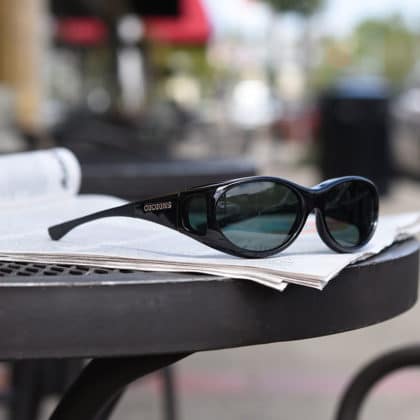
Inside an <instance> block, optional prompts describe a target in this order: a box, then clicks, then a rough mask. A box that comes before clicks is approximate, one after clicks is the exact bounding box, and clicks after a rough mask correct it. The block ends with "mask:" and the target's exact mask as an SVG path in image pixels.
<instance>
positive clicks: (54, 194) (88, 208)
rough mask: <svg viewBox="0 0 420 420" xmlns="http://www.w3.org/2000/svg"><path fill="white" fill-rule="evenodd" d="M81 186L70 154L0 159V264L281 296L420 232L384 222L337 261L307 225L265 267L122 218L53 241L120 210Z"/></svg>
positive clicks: (405, 223) (416, 217) (411, 220)
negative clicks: (195, 281) (99, 214)
mask: <svg viewBox="0 0 420 420" xmlns="http://www.w3.org/2000/svg"><path fill="white" fill-rule="evenodd" d="M80 179H81V173H80V166H79V164H78V162H77V160H76V158H75V157H74V155H73V154H72V153H71V152H69V151H68V150H66V149H51V150H48V151H41V152H31V153H21V154H15V155H7V156H2V157H0V193H1V195H0V197H1V199H0V260H8V261H29V262H39V263H60V264H67V263H68V264H76V265H89V266H101V267H109V268H121V269H134V270H145V271H170V272H197V273H207V274H214V275H218V276H229V277H233V278H238V279H247V280H252V281H255V282H258V283H261V284H264V285H266V286H269V287H272V288H275V289H278V290H284V288H285V287H286V286H287V284H288V283H295V284H299V285H303V286H309V287H315V288H317V289H322V288H324V287H325V285H326V284H327V283H328V282H329V280H331V279H332V278H333V277H334V276H335V275H337V274H338V273H339V272H340V271H341V270H342V269H343V268H344V267H346V266H347V265H349V264H352V263H354V262H356V261H360V260H362V259H365V258H368V257H369V256H372V255H374V254H377V253H378V252H380V251H381V250H383V249H384V248H386V247H388V246H389V245H391V244H392V243H393V242H395V241H398V240H402V239H405V238H407V237H408V236H411V235H413V234H415V233H417V232H418V231H419V230H420V212H419V213H410V214H399V215H394V216H383V217H381V218H380V220H379V223H378V228H377V232H376V233H375V236H374V238H373V239H372V240H371V242H370V243H369V244H368V245H367V246H365V247H364V248H363V249H362V250H360V251H359V252H356V253H351V254H338V253H335V252H333V251H331V250H329V249H328V248H327V247H326V246H325V245H324V244H323V243H322V241H321V239H320V238H319V237H318V235H317V233H316V228H315V222H314V219H313V218H309V219H308V222H307V224H306V226H305V228H304V230H303V232H302V233H301V234H300V236H299V238H298V239H297V240H296V241H295V242H294V243H293V244H292V245H291V246H290V247H289V248H288V249H287V250H285V251H283V252H281V253H279V254H277V255H275V256H273V257H268V258H263V259H244V258H238V257H233V256H230V255H227V254H224V253H222V252H219V251H216V250H214V249H211V248H209V247H207V246H205V245H203V244H201V243H199V242H197V241H194V240H193V239H191V238H188V237H187V236H184V235H182V234H180V233H178V232H176V231H173V230H171V229H168V228H166V227H162V226H160V225H157V224H155V223H151V222H147V221H144V220H140V219H130V218H119V217H116V218H106V219H102V220H97V221H94V222H91V223H88V224H86V225H83V226H80V227H79V228H77V229H74V231H71V232H70V233H69V234H68V235H66V236H65V237H64V238H63V239H61V240H60V241H57V242H55V241H52V240H51V239H50V238H49V236H48V232H47V228H48V227H49V226H51V225H54V224H56V223H60V222H63V221H66V220H69V219H72V218H76V217H80V216H82V215H85V214H88V213H92V212H95V211H99V210H102V209H106V208H110V207H113V206H117V205H120V204H122V203H123V201H122V200H120V199H118V198H115V197H110V196H102V195H101V196H100V195H78V190H79V186H80ZM139 189H140V188H139Z"/></svg>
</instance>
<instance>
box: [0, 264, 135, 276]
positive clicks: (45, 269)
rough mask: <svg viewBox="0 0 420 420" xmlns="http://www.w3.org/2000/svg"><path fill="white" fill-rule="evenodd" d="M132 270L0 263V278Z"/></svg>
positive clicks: (130, 271)
mask: <svg viewBox="0 0 420 420" xmlns="http://www.w3.org/2000/svg"><path fill="white" fill-rule="evenodd" d="M133 272H134V271H133V270H119V269H113V268H102V267H100V268H99V267H85V266H80V265H64V264H39V263H29V262H19V261H13V262H9V261H0V277H9V276H59V275H60V276H61V275H73V276H85V275H89V274H110V273H133Z"/></svg>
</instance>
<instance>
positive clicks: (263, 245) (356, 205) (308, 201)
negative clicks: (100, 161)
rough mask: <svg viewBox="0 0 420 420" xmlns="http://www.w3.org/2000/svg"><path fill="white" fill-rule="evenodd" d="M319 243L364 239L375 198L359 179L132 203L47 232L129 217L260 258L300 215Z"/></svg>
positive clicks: (251, 182)
mask: <svg viewBox="0 0 420 420" xmlns="http://www.w3.org/2000/svg"><path fill="white" fill-rule="evenodd" d="M313 211H314V212H315V214H316V227H317V230H318V233H319V235H320V237H321V238H322V240H323V241H324V243H325V244H326V245H327V246H328V247H330V248H331V249H332V250H334V251H337V252H352V251H355V250H357V249H358V248H360V247H362V246H363V245H365V244H366V243H367V242H368V241H369V240H370V238H371V237H372V235H373V233H374V231H375V228H376V224H377V219H378V193H377V190H376V187H375V185H374V184H373V183H372V182H371V181H369V180H368V179H366V178H362V177H357V176H347V177H342V178H336V179H331V180H328V181H324V182H322V183H321V184H318V185H316V186H315V187H313V188H306V187H302V186H299V185H297V184H295V183H293V182H290V181H287V180H284V179H281V178H273V177H266V176H255V177H249V178H241V179H235V180H232V181H226V182H222V183H219V184H211V185H206V186H201V187H196V188H192V189H190V190H187V191H183V192H179V193H175V194H170V195H165V196H162V197H154V198H150V199H146V200H144V201H136V202H133V203H129V204H125V205H122V206H119V207H115V208H111V209H108V210H103V211H100V212H97V213H94V214H90V215H87V216H84V217H81V218H78V219H74V220H70V221H68V222H65V223H61V224H58V225H56V226H52V227H50V228H49V229H48V232H49V234H50V236H51V238H52V239H54V240H58V239H60V238H62V237H63V236H64V235H65V234H66V233H68V232H69V231H70V230H72V229H74V228H75V227H77V226H79V225H81V224H83V223H86V222H91V221H93V220H97V219H100V218H103V217H115V216H123V217H133V218H138V219H144V220H148V221H150V222H155V223H158V224H160V225H163V226H166V227H169V228H172V229H175V230H177V231H178V232H180V233H183V234H185V235H187V236H189V237H191V238H194V239H196V240H198V241H200V242H202V243H204V244H206V245H208V246H210V247H212V248H215V249H217V250H219V251H223V252H226V253H228V254H232V255H235V256H238V257H247V258H261V257H266V256H269V255H273V254H276V253H277V252H280V251H282V250H283V249H285V248H286V247H288V246H289V245H290V244H291V243H292V242H293V241H294V240H295V239H296V238H297V236H298V235H299V233H300V231H301V230H302V228H303V226H304V224H305V221H306V219H307V217H308V215H309V214H310V213H311V212H313Z"/></svg>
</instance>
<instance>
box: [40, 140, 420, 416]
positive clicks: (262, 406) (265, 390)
mask: <svg viewBox="0 0 420 420" xmlns="http://www.w3.org/2000/svg"><path fill="white" fill-rule="evenodd" d="M302 150H304V148H301V147H295V146H279V145H277V146H276V147H274V148H272V147H271V146H270V145H269V143H265V142H261V143H260V144H259V145H258V146H254V147H253V148H252V149H251V154H252V156H254V157H255V158H256V159H257V161H258V163H259V165H260V167H261V170H262V172H263V173H265V174H270V175H279V176H284V177H288V178H290V179H293V180H295V181H297V182H302V183H304V184H306V185H311V184H314V183H316V182H317V173H316V171H315V170H313V169H312V168H311V167H301V166H299V165H297V163H298V162H299V160H300V159H301V158H302V157H303V154H302ZM382 204H383V205H382V207H383V211H385V212H392V211H406V210H420V184H416V183H413V182H408V181H399V182H397V183H396V184H395V185H394V187H393V189H392V192H391V194H390V196H389V197H388V198H387V199H386V200H385V201H384V202H383V203H382ZM395 281H398V279H395ZM419 325H420V306H417V307H415V308H414V309H412V310H411V311H409V312H408V313H406V314H404V315H402V316H400V317H398V318H396V319H394V320H391V321H388V322H386V323H383V324H380V325H377V326H373V327H369V328H366V329H362V330H358V331H354V332H349V333H343V334H338V335H334V336H329V337H325V338H319V339H310V340H304V341H298V342H289V343H281V344H271V345H261V346H253V347H248V348H241V349H232V350H224V351H213V352H207V353H201V354H196V355H194V356H191V357H189V358H188V359H186V360H184V361H182V362H180V363H178V365H177V366H176V373H177V382H178V396H179V410H180V419H182V420H193V419H194V420H195V419H197V420H214V419H226V420H228V419H229V420H256V419H262V420H271V419H273V420H274V419H276V420H278V419H284V420H309V419H310V420H326V419H332V418H333V413H334V410H335V408H336V401H337V398H338V397H339V396H340V394H341V393H342V391H343V389H344V387H345V385H346V384H347V382H348V381H349V380H350V378H351V377H352V375H353V374H354V373H355V371H356V370H357V369H358V368H359V367H361V366H362V365H364V364H365V363H366V362H367V361H369V360H370V359H371V358H372V357H375V356H376V355H378V354H380V353H382V352H384V351H388V350H390V349H392V348H395V347H399V346H403V345H404V344H408V343H413V342H416V341H419V340H420V330H419ZM419 393H420V371H416V370H411V371H407V372H402V373H401V374H398V375H396V376H392V377H391V378H389V380H387V381H386V382H385V383H383V384H381V385H380V386H379V387H378V389H377V390H375V391H374V393H373V395H372V398H370V400H369V401H368V403H367V405H366V407H365V412H364V414H363V417H362V419H363V420H368V419H369V420H372V419H377V420H395V419H397V418H398V419H401V420H414V419H418V418H419V417H420V398H419ZM50 405H51V404H47V409H46V411H48V406H50ZM114 418H116V419H124V420H134V419H136V420H137V419H148V420H154V419H161V418H162V415H161V398H160V381H159V377H158V376H157V375H154V376H151V377H149V378H147V379H146V380H144V381H142V382H138V383H135V384H134V385H133V386H132V387H131V388H130V390H129V392H128V394H127V395H126V397H125V398H124V400H123V401H122V403H121V405H120V406H119V408H118V410H117V412H116V413H115V416H114Z"/></svg>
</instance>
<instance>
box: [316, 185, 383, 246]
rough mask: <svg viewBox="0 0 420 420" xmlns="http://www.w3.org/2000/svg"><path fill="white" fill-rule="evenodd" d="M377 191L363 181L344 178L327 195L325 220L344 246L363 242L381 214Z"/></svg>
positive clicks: (333, 235)
mask: <svg viewBox="0 0 420 420" xmlns="http://www.w3.org/2000/svg"><path fill="white" fill-rule="evenodd" d="M375 197H376V192H375V191H374V190H373V189H372V187H371V186H370V185H369V184H367V183H366V182H363V181H351V182H344V183H343V184H340V185H337V186H336V187H334V188H332V189H331V190H330V191H329V192H328V193H327V195H326V202H325V208H324V215H325V222H326V225H327V228H328V230H329V232H330V234H331V236H332V237H333V239H334V240H335V241H336V242H337V243H338V244H340V245H341V246H343V247H354V246H358V245H361V244H363V243H364V242H365V241H366V240H367V239H368V237H369V235H370V234H371V232H372V229H373V228H374V223H375V221H376V217H377V204H376V203H377V202H376V200H375Z"/></svg>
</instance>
